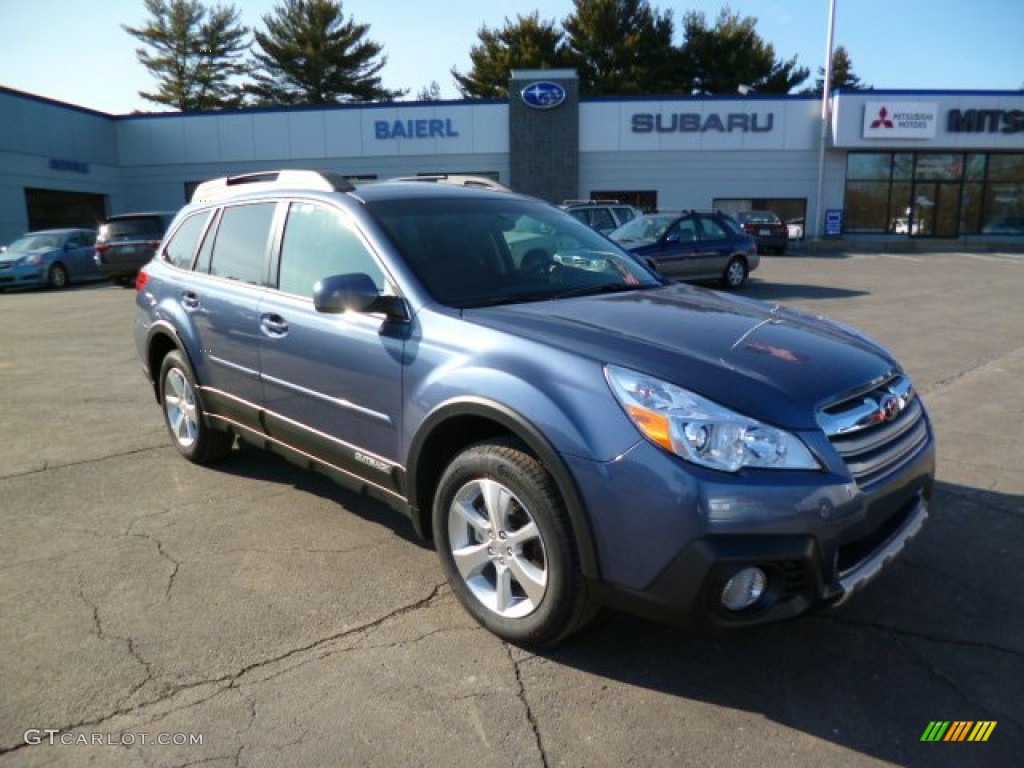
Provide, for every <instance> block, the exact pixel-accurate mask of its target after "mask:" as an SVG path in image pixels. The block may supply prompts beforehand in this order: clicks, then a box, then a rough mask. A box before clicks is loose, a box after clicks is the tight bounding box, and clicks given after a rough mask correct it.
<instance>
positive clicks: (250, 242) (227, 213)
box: [210, 203, 277, 285]
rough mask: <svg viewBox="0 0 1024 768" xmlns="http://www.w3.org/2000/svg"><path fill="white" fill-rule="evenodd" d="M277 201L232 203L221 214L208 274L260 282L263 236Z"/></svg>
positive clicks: (262, 265) (267, 230) (265, 245)
mask: <svg viewBox="0 0 1024 768" xmlns="http://www.w3.org/2000/svg"><path fill="white" fill-rule="evenodd" d="M276 208H277V203H254V204H251V205H234V206H230V207H227V208H225V209H224V212H223V214H221V219H220V226H219V228H218V229H217V239H216V241H215V242H214V245H213V253H212V255H211V258H210V274H211V275H217V276H218V277H226V278H228V279H229V280H238V281H240V282H243V283H251V284H253V285H262V284H263V282H264V279H263V276H264V274H265V271H264V263H265V259H266V255H267V239H268V238H269V236H270V227H271V225H272V223H273V221H274V211H275V209H276Z"/></svg>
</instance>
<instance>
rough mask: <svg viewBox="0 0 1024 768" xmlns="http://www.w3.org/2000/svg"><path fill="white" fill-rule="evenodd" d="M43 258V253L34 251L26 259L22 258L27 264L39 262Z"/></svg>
mask: <svg viewBox="0 0 1024 768" xmlns="http://www.w3.org/2000/svg"><path fill="white" fill-rule="evenodd" d="M42 260H43V254H41V253H33V254H32V255H31V256H26V257H25V258H24V259H22V261H23V262H24V263H25V264H38V263H39V262H40V261H42Z"/></svg>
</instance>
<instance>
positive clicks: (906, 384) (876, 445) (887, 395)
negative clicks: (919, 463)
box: [818, 375, 928, 486]
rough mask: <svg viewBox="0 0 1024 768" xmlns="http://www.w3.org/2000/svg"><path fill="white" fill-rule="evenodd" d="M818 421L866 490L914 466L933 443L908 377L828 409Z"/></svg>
mask: <svg viewBox="0 0 1024 768" xmlns="http://www.w3.org/2000/svg"><path fill="white" fill-rule="evenodd" d="M818 421H819V423H820V424H821V426H822V428H823V429H824V430H825V434H826V435H827V436H828V439H829V441H830V442H831V443H832V445H833V447H834V448H835V449H836V451H838V452H839V455H840V456H841V457H842V458H843V461H844V462H846V466H847V468H848V469H849V470H850V474H852V475H853V477H854V479H855V480H856V481H857V483H858V484H860V485H862V486H865V485H870V484H871V483H873V482H875V481H877V480H879V479H881V478H883V477H885V476H886V475H888V474H889V473H890V472H892V471H893V470H895V469H897V468H898V467H900V466H902V465H903V464H905V463H906V462H908V461H909V460H910V459H912V458H913V457H914V456H915V455H916V454H917V452H918V450H919V449H920V448H921V446H922V445H924V444H925V442H927V440H928V424H927V422H926V420H925V417H924V408H923V407H922V405H921V402H920V400H919V399H918V398H917V393H916V392H914V388H913V386H912V385H911V383H910V379H908V378H907V377H906V376H903V375H896V376H893V377H892V378H890V379H889V380H887V381H885V382H884V383H882V384H880V385H878V386H876V387H873V388H872V389H870V390H868V391H866V392H863V393H860V394H858V395H856V396H854V397H850V398H847V399H846V400H843V401H841V402H838V403H834V404H832V405H830V406H828V407H826V408H823V409H822V410H821V412H820V413H819V414H818Z"/></svg>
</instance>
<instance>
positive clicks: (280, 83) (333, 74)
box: [247, 0, 404, 105]
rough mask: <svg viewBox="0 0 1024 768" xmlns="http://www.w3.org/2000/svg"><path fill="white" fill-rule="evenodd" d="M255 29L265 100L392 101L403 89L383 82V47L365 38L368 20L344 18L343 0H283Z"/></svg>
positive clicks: (256, 89) (258, 79) (259, 91)
mask: <svg viewBox="0 0 1024 768" xmlns="http://www.w3.org/2000/svg"><path fill="white" fill-rule="evenodd" d="M263 23H264V25H265V26H266V29H267V31H266V32H260V31H257V32H255V38H256V46H257V48H258V49H259V50H256V51H254V53H253V60H254V63H255V68H254V71H253V73H252V78H253V81H254V82H253V84H252V85H250V86H249V88H248V89H247V90H248V92H249V93H250V94H251V95H252V96H253V97H254V98H255V99H256V101H257V103H259V104H261V105H290V104H337V103H340V102H367V101H380V100H390V99H394V98H397V97H399V96H402V95H403V94H404V91H389V90H387V89H385V88H384V87H383V85H382V84H381V79H380V75H379V73H380V71H381V69H383V67H384V65H385V64H386V63H387V57H384V56H381V51H382V50H383V48H382V46H381V45H380V44H378V43H375V42H373V41H372V40H368V39H366V34H367V32H368V31H369V25H367V24H356V23H355V21H354V20H352V19H351V18H349V19H348V20H346V19H345V15H344V13H343V10H342V4H341V2H340V0H338V1H335V0H284V2H283V4H282V5H278V6H275V8H274V10H273V12H272V13H270V14H268V15H266V16H264V17H263Z"/></svg>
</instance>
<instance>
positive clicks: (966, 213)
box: [960, 156, 985, 235]
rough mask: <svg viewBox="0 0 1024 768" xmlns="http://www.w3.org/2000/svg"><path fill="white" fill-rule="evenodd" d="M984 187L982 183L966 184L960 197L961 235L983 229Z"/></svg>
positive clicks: (976, 232)
mask: <svg viewBox="0 0 1024 768" xmlns="http://www.w3.org/2000/svg"><path fill="white" fill-rule="evenodd" d="M975 157H976V156H975ZM968 167H969V166H968ZM984 189H985V188H984V187H983V186H982V185H981V184H964V191H963V194H962V196H961V198H960V200H961V205H960V234H961V235H976V234H978V233H979V232H980V231H981V201H982V195H983V194H984Z"/></svg>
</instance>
